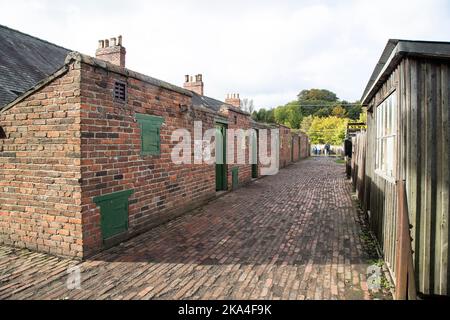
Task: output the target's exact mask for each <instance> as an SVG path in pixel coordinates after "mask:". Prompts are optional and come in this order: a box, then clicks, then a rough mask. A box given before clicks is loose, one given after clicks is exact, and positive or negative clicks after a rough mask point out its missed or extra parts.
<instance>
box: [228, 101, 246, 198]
mask: <svg viewBox="0 0 450 320" xmlns="http://www.w3.org/2000/svg"><path fill="white" fill-rule="evenodd" d="M227 115H228V129H234V130H236V129H243V130H248V129H250V128H251V124H250V116H248V115H246V114H243V113H240V112H236V111H233V110H232V109H229V110H228V111H227ZM227 138H228V137H227ZM237 139H238V138H237V137H235V141H234V164H229V165H228V166H227V180H228V189H229V190H231V189H232V185H233V182H232V168H236V167H237V168H239V169H238V170H239V171H238V177H239V185H241V184H245V183H248V182H250V181H251V179H252V165H251V164H250V154H249V140H248V138H246V139H245V150H244V152H242V154H241V157H240V158H238V141H237ZM241 145H242V141H241ZM232 156H233V154H232V152H231V150H230V149H228V150H227V162H229V161H230V160H231V158H232ZM244 157H245V158H244ZM238 163H241V164H238ZM242 163H245V164H242Z"/></svg>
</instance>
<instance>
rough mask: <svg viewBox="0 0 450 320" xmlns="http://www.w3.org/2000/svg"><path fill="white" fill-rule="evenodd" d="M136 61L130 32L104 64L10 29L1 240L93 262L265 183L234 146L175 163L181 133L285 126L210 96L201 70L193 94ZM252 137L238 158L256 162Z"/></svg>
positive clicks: (0, 160)
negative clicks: (219, 195)
mask: <svg viewBox="0 0 450 320" xmlns="http://www.w3.org/2000/svg"><path fill="white" fill-rule="evenodd" d="M125 54H126V50H125V48H124V47H123V46H122V39H121V37H119V38H115V39H114V38H113V39H110V40H102V41H100V42H99V48H98V49H97V53H96V56H97V58H93V57H90V56H87V55H83V54H80V53H77V52H71V51H70V50H67V49H65V48H61V47H59V46H56V45H54V44H51V43H48V42H46V41H43V40H40V39H37V38H34V37H32V36H29V35H26V34H23V33H21V32H18V31H15V30H12V29H9V28H7V27H3V26H0V70H1V71H2V72H1V73H0V244H6V245H13V246H17V247H22V248H29V249H32V250H36V251H41V252H47V253H51V254H55V255H60V256H69V257H74V258H79V259H82V258H86V257H89V256H91V255H93V254H95V253H97V252H99V251H101V250H103V249H105V248H107V247H109V246H112V245H115V244H117V243H119V242H121V241H123V240H125V239H127V238H129V237H132V236H134V235H136V234H139V233H141V232H143V231H145V230H148V229H150V228H152V227H154V226H156V225H159V224H161V223H164V222H166V221H168V220H170V219H173V218H175V217H177V216H179V215H181V214H183V213H185V212H187V211H189V210H191V209H193V208H195V207H198V206H200V205H201V204H204V203H205V202H207V201H209V200H211V199H213V198H214V197H216V192H217V191H221V190H230V189H234V188H237V187H239V186H241V185H243V184H245V183H248V182H250V181H251V180H252V178H256V177H259V176H260V170H261V167H262V164H260V163H259V162H258V164H257V165H252V164H250V162H249V161H246V162H245V163H248V164H237V162H238V161H237V160H242V159H234V160H236V161H231V160H232V159H230V157H231V155H232V153H231V152H230V150H227V149H225V150H223V153H224V154H225V155H226V161H225V164H213V165H212V164H207V163H205V162H200V163H196V162H195V161H192V163H189V164H186V163H182V164H175V163H174V162H173V161H171V152H172V150H173V148H174V147H175V146H176V145H177V144H178V143H179V141H172V139H171V134H172V132H174V131H175V130H177V129H188V130H189V131H191V132H194V131H195V130H194V127H195V122H197V121H201V123H202V129H201V130H202V133H204V132H206V131H207V130H208V129H214V130H215V131H216V133H221V134H224V135H225V136H226V134H225V132H226V131H225V130H226V129H230V128H236V129H243V130H248V129H250V128H258V129H264V128H265V129H268V128H273V126H270V125H266V124H259V123H255V122H254V121H253V120H252V119H251V117H250V115H249V114H248V113H246V112H244V111H243V110H241V109H240V100H239V95H237V94H233V95H231V96H229V97H228V99H227V100H226V101H225V102H222V101H219V100H215V99H212V98H209V97H207V96H204V94H203V79H202V76H201V75H197V76H196V77H195V80H194V79H193V78H191V77H189V76H186V79H185V80H186V81H185V83H184V88H181V87H178V86H175V85H172V84H169V83H167V82H164V81H161V80H158V79H155V78H152V77H149V76H146V75H143V74H140V73H137V72H134V71H131V70H129V69H126V68H125ZM285 131H286V132H285V133H283V134H285V135H286V136H288V135H289V133H288V132H287V130H285ZM225 139H227V138H225ZM234 139H236V140H237V139H239V138H238V137H236V138H234ZM244 139H245V140H243V141H242V142H243V143H242V144H241V146H240V147H241V148H242V149H243V150H242V151H243V152H241V153H237V152H235V153H234V155H236V156H235V157H238V156H239V154H240V156H241V157H245V158H246V160H248V158H249V151H250V147H251V146H250V143H249V138H244ZM286 139H287V138H286ZM299 140H300V139H299ZM286 143H287V144H289V145H290V147H289V148H292V140H289V141H288V140H286ZM190 144H191V147H192V150H195V141H194V139H192V141H191V142H190ZM238 147H239V144H237V143H235V146H234V148H235V149H236V148H238ZM256 148H259V146H257V147H256ZM295 148H297V149H298V148H300V147H298V146H297V147H295ZM268 149H269V150H270V146H269V147H268ZM235 151H236V150H235ZM269 152H271V150H270V151H269ZM291 154H292V153H291ZM296 159H297V158H296V157H294V158H292V157H291V158H289V159H287V160H286V161H285V162H284V163H286V164H287V163H288V162H292V161H295V160H296Z"/></svg>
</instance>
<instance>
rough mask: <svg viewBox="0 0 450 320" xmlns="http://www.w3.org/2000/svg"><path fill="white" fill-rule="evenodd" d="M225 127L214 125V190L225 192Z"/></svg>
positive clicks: (218, 124)
mask: <svg viewBox="0 0 450 320" xmlns="http://www.w3.org/2000/svg"><path fill="white" fill-rule="evenodd" d="M226 145H227V143H226V126H225V125H223V124H220V123H216V190H217V191H222V190H227V166H226V163H227V161H226V158H227V156H226V154H227V147H226Z"/></svg>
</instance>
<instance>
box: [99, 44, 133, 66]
mask: <svg viewBox="0 0 450 320" xmlns="http://www.w3.org/2000/svg"><path fill="white" fill-rule="evenodd" d="M121 43H122V36H119V38H115V37H114V38H110V39H104V40H99V46H98V49H97V51H96V52H95V56H96V57H97V58H98V59H101V60H104V61H107V62H110V63H112V64H115V65H117V66H119V67H122V68H125V56H126V50H125V48H124V47H122V45H121Z"/></svg>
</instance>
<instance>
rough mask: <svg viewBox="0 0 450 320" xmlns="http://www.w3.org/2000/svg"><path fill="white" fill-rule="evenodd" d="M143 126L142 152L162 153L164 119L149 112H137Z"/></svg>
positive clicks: (148, 153) (149, 153)
mask: <svg viewBox="0 0 450 320" xmlns="http://www.w3.org/2000/svg"><path fill="white" fill-rule="evenodd" d="M136 119H137V120H138V122H139V124H140V127H141V154H142V155H159V154H161V125H162V123H163V122H164V119H163V118H161V117H156V116H151V115H147V114H136Z"/></svg>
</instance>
